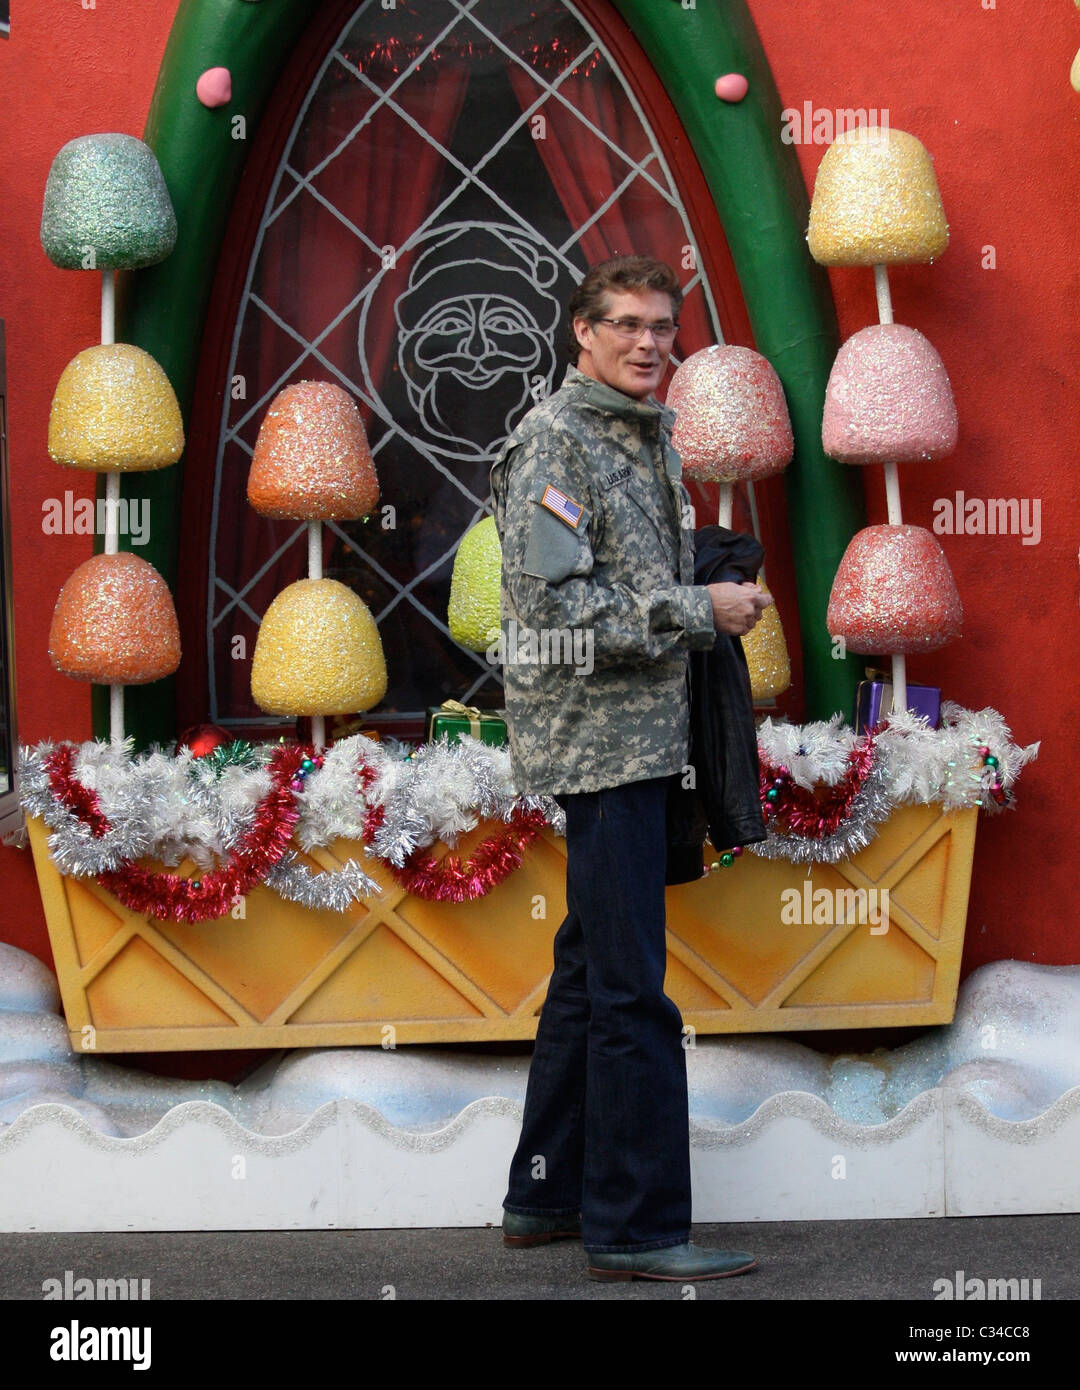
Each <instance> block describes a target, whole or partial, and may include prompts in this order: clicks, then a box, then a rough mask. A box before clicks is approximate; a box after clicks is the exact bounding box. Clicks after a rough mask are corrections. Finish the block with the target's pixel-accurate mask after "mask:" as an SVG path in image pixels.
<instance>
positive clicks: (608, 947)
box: [503, 777, 690, 1251]
mask: <svg viewBox="0 0 1080 1390" xmlns="http://www.w3.org/2000/svg"><path fill="white" fill-rule="evenodd" d="M669 780H670V779H669V778H668V777H654V778H650V779H648V780H647V781H643V782H630V783H627V784H626V785H625V786H621V787H611V788H608V789H606V790H604V791H599V792H578V793H574V794H572V795H559V796H558V797H556V800H557V801H558V803H559V805H560V806H561V807H562V808H563V810H564V811H565V812H566V850H567V864H566V905H567V914H566V918H565V920H564V921H563V924H562V926H561V927H560V928H559V930H558V933H557V934H556V937H555V969H554V972H553V974H552V976H551V983H550V985H549V986H548V994H547V999H546V1000H545V1002H544V1007H543V1011H542V1012H541V1015H540V1025H539V1028H538V1030H537V1034H536V1048H535V1051H534V1052H533V1059H532V1065H531V1067H530V1069H529V1084H528V1088H527V1091H526V1095H525V1115H524V1119H523V1121H522V1127H521V1139H520V1141H519V1143H518V1147H517V1151H516V1153H515V1154H514V1158H513V1160H512V1162H511V1165H510V1186H509V1191H508V1192H507V1194H506V1199H505V1201H504V1203H503V1205H504V1207H506V1209H507V1210H508V1211H515V1212H522V1213H524V1214H526V1215H542V1216H552V1215H565V1214H568V1213H576V1212H578V1211H580V1212H581V1233H582V1240H583V1243H584V1246H585V1249H586V1250H590V1251H593V1250H654V1249H658V1248H660V1247H661V1246H665V1245H680V1244H682V1243H683V1242H684V1241H687V1240H689V1238H690V1137H689V1119H688V1113H687V1110H688V1107H687V1092H686V1053H685V1051H684V1050H683V1039H682V1018H681V1016H680V1014H679V1011H678V1009H677V1008H676V1006H675V1005H674V1004H673V1003H672V1001H671V1000H670V999H669V998H668V997H667V995H666V994H665V993H664V972H665V967H666V945H665V936H664V871H665V863H666V836H665V829H666V804H667V787H668V782H669Z"/></svg>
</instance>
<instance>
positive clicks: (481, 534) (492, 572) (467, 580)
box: [447, 516, 502, 652]
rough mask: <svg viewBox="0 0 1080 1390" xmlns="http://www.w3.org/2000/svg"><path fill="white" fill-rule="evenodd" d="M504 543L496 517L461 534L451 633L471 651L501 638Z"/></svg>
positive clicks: (452, 584) (483, 648)
mask: <svg viewBox="0 0 1080 1390" xmlns="http://www.w3.org/2000/svg"><path fill="white" fill-rule="evenodd" d="M501 581H502V546H501V545H500V544H499V533H498V531H497V530H496V529H495V518H494V517H493V516H486V517H484V519H483V521H478V522H477V523H476V525H475V526H473V527H470V529H469V530H468V531H466V533H465V535H464V536H463V537H462V538H461V544H460V545H459V546H458V552H457V555H456V556H455V557H454V573H453V575H452V576H451V579H450V605H449V611H448V613H447V619H448V621H449V625H450V636H451V637H452V638H453V639H454V641H455V642H457V643H459V644H460V645H461V646H463V647H466V648H467V649H468V650H469V651H471V652H482V651H486V650H487V648H488V647H489V646H490V645H491V643H492V642H495V641H497V640H498V636H499V615H500V596H501Z"/></svg>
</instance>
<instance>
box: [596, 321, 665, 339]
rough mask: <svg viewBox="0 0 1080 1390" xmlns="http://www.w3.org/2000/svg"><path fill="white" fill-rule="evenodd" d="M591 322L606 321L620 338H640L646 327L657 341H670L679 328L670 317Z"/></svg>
mask: <svg viewBox="0 0 1080 1390" xmlns="http://www.w3.org/2000/svg"><path fill="white" fill-rule="evenodd" d="M593 323H607V324H610V325H611V327H612V328H614V330H615V332H616V333H617V334H618V335H619V337H620V338H634V339H637V338H640V337H641V335H642V334H643V333H644V332H645V331H646V329H647V330H648V331H649V332H650V333H651V334H652V335H653V341H654V342H657V343H670V342H671V340H672V339H673V338H674V337H675V334H676V333H677V332H678V330H679V325H678V324H677V323H675V322H674V321H673V320H671V319H657V320H656V322H655V323H646V322H645V320H644V319H601V318H596V319H593Z"/></svg>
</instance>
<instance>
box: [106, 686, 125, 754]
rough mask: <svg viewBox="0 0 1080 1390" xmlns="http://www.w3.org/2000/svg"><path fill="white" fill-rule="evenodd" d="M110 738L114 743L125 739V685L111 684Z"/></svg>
mask: <svg viewBox="0 0 1080 1390" xmlns="http://www.w3.org/2000/svg"><path fill="white" fill-rule="evenodd" d="M109 739H110V740H111V742H113V743H123V741H124V687H123V686H122V685H110V686H109Z"/></svg>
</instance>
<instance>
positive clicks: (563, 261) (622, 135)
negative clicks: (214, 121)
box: [207, 0, 720, 724]
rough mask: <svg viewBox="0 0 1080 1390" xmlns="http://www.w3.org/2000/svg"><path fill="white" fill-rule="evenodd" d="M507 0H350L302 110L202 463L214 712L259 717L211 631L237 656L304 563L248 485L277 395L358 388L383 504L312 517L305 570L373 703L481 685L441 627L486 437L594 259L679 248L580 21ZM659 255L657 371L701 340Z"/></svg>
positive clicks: (457, 692) (387, 707) (673, 256)
mask: <svg viewBox="0 0 1080 1390" xmlns="http://www.w3.org/2000/svg"><path fill="white" fill-rule="evenodd" d="M528 9H529V13H528V14H523V12H522V11H523V7H522V6H521V5H520V4H519V3H513V2H512V0H478V3H476V4H474V5H472V6H471V7H468V8H467V9H466V8H465V7H464V6H462V5H461V4H459V3H457V2H456V0H415V2H414V3H410V5H409V6H408V7H407V9H406V7H404V6H397V7H394V8H393V9H384V8H383V6H382V5H381V4H380V3H378V0H368V3H366V4H363V5H360V6H359V7H358V8H357V10H356V12H355V14H354V16H353V18H352V20H351V22H350V23H349V24H348V26H347V27H346V28H345V30H344V32H343V33H342V34H341V36H340V38H339V41H338V42H337V44H336V45H335V47H334V49H333V51H332V52H331V53H330V54H329V55H328V57H327V61H326V63H325V64H324V66H323V68H322V69H321V72H320V75H319V77H318V78H317V80H316V82H315V83H314V85H313V88H312V90H311V91H310V92H309V94H308V99H307V101H306V104H305V105H304V106H303V107H302V111H303V115H302V119H300V120H299V121H298V122H297V124H296V126H295V128H294V130H293V133H292V135H291V137H290V140H289V142H288V144H287V146H286V148H285V150H284V153H283V157H282V160H281V163H280V166H279V169H278V171H277V175H276V179H275V181H274V184H273V187H272V189H271V192H270V195H269V197H268V199H267V205H266V208H265V209H264V213H263V219H262V225H261V227H260V231H259V235H258V238H257V240H256V249H255V254H254V257H253V260H252V264H251V266H250V271H249V279H248V284H247V287H246V290H245V293H244V296H243V298H242V301H241V306H240V319H239V324H238V329H237V332H236V334H235V338H234V349H233V357H232V361H231V364H230V368H229V374H228V375H229V379H230V380H235V379H236V378H237V377H242V378H243V381H244V383H245V387H246V390H245V393H244V398H243V399H235V400H234V399H230V400H229V401H228V402H227V405H226V417H225V420H224V428H223V430H222V435H221V439H220V446H219V458H218V466H217V475H216V480H215V507H214V523H213V526H214V532H213V535H212V538H211V549H210V564H211V573H210V576H209V592H210V605H209V607H210V612H209V615H208V616H209V623H208V637H207V641H208V657H209V668H210V691H209V701H208V705H209V710H210V717H211V718H212V719H214V720H215V722H219V723H225V724H228V723H229V722H235V723H248V724H258V723H260V722H262V723H265V724H270V723H274V722H277V721H274V720H269V719H266V717H265V716H262V715H261V714H260V712H259V710H258V709H257V707H255V706H254V704H253V703H252V701H251V696H250V691H249V688H248V678H249V672H250V663H249V662H241V661H236V660H234V659H233V653H234V651H235V646H234V639H235V638H236V637H237V636H238V635H239V636H243V637H244V638H246V644H245V645H246V650H247V652H248V653H249V654H250V652H251V651H252V650H253V646H254V641H255V636H256V632H257V627H258V622H259V619H260V618H261V615H262V614H263V612H265V609H266V607H267V606H268V604H269V603H270V601H271V600H272V599H273V597H274V595H275V594H276V593H278V592H279V591H280V590H281V589H282V588H284V587H285V585H287V584H289V583H291V582H292V581H294V580H296V579H299V578H302V577H304V576H305V575H306V572H307V571H306V553H307V551H306V537H305V528H304V526H303V524H302V523H297V522H274V521H269V520H266V519H264V518H261V517H259V516H257V515H256V514H255V513H254V512H253V511H252V510H251V508H250V507H249V506H248V505H247V501H246V497H245V484H246V477H247V471H248V466H249V463H250V459H251V453H252V450H253V447H254V443H255V438H256V436H257V433H258V428H259V425H260V423H261V421H262V418H263V415H264V413H265V411H266V408H267V406H268V405H269V403H270V401H271V399H272V398H273V396H274V395H275V394H276V392H277V391H279V390H280V389H281V388H282V387H283V386H285V385H286V384H288V383H289V382H292V381H298V380H301V379H305V378H306V379H312V378H314V379H323V380H328V381H334V382H336V383H338V384H339V385H342V386H344V387H345V388H346V389H347V390H349V391H351V392H352V393H353V394H354V395H355V396H356V398H357V400H358V402H359V404H360V406H361V410H362V413H363V416H364V421H365V425H366V427H367V429H368V433H369V437H370V440H371V444H372V448H373V451H374V455H375V463H376V468H377V470H378V474H379V481H380V488H381V496H380V502H379V506H378V507H377V509H376V511H375V513H374V514H373V515H372V517H371V518H370V519H369V520H367V521H365V522H347V523H342V524H328V525H327V526H326V528H325V531H326V552H325V564H324V572H325V574H326V575H327V576H328V577H330V578H335V579H339V580H341V581H343V582H344V583H346V584H348V585H349V586H350V587H351V588H353V589H354V590H355V591H356V592H357V593H358V594H359V595H360V596H361V597H362V598H363V599H364V601H365V602H366V603H367V604H368V606H369V607H370V608H371V610H372V612H373V613H374V614H375V617H376V620H377V621H378V623H379V628H380V634H381V637H382V642H383V647H384V650H385V653H386V660H387V667H388V671H389V689H388V691H387V694H386V698H385V699H384V700H383V701H382V703H381V704H380V706H379V708H378V712H377V715H380V716H383V717H396V718H398V719H401V718H403V717H405V718H415V719H416V720H417V721H419V720H420V719H421V718H422V715H423V711H424V710H425V708H426V707H427V706H428V705H430V704H437V703H439V702H440V701H441V700H442V699H444V698H446V697H448V696H452V697H454V698H457V699H461V700H464V701H465V702H466V703H468V704H479V705H481V706H488V707H491V706H497V705H499V704H501V703H502V688H501V679H500V673H499V668H498V667H492V666H490V665H489V664H488V662H487V661H486V659H485V657H484V655H483V654H482V653H472V652H467V651H464V650H463V649H462V648H461V647H459V646H458V645H457V644H456V643H455V642H454V641H452V639H451V638H450V635H449V632H448V630H447V612H446V610H447V602H448V598H449V590H450V577H451V572H452V568H453V561H454V553H455V550H456V548H457V545H458V544H459V542H460V540H461V537H462V535H463V534H464V532H465V531H466V530H467V529H468V528H469V527H470V526H471V525H473V524H474V523H475V522H476V521H478V520H480V519H481V518H482V517H483V516H484V515H485V514H486V510H487V505H488V502H489V488H488V472H489V469H490V467H491V464H492V462H493V461H494V459H495V457H496V455H497V454H498V452H499V449H500V448H501V446H502V444H503V442H504V440H505V439H506V436H507V435H508V434H509V432H510V431H511V430H512V429H513V427H514V425H515V424H516V423H517V421H518V420H520V418H521V417H522V415H524V413H525V412H526V411H527V410H528V409H529V408H530V407H531V406H532V405H533V404H534V403H535V402H536V401H537V400H539V399H541V398H542V397H543V396H544V395H545V394H547V393H548V392H549V391H551V390H552V389H554V388H556V387H557V386H558V385H559V384H560V383H561V381H562V376H563V373H564V370H565V363H566V354H565V350H564V341H565V333H566V328H565V325H564V311H563V306H564V305H565V303H566V300H567V298H568V296H569V293H570V291H571V289H572V287H573V286H574V284H576V283H577V281H578V280H579V279H580V278H581V276H582V274H583V273H584V271H585V269H586V268H587V266H588V265H590V264H592V263H594V262H596V261H598V260H602V259H604V258H605V257H607V256H609V255H613V254H616V253H620V252H645V253H648V254H651V255H655V256H658V257H661V258H662V259H665V260H667V261H669V262H670V263H671V264H672V265H674V266H676V267H680V266H682V265H684V264H687V263H693V264H700V258H697V257H694V258H692V259H689V258H687V256H686V250H687V248H688V247H691V246H693V245H694V237H693V234H692V231H691V229H690V226H689V223H688V220H687V217H686V214H685V211H684V209H683V207H682V204H681V202H680V199H679V196H678V192H677V190H676V187H675V184H674V181H673V179H672V177H671V175H670V172H669V170H668V168H667V165H666V163H665V161H664V158H663V154H662V150H661V147H660V145H659V143H658V141H657V139H656V137H655V134H654V133H653V132H652V131H651V130H650V129H649V128H648V127H647V126H646V124H645V122H644V119H643V116H642V114H641V112H640V109H639V107H638V104H637V103H636V102H635V101H634V100H633V99H632V98H631V96H630V94H629V92H628V89H627V87H626V86H625V84H624V81H623V78H622V77H621V75H620V74H619V72H618V71H617V70H616V68H615V67H614V66H613V64H612V63H611V61H610V60H609V58H608V56H607V54H606V52H605V51H604V49H603V47H602V45H601V44H600V42H599V39H598V37H597V35H596V34H595V33H594V32H593V31H592V30H591V29H590V28H589V26H588V24H587V23H586V22H585V20H584V19H583V18H582V17H581V16H580V15H579V14H578V12H577V11H576V9H575V8H574V7H573V6H572V5H570V4H568V3H564V0H538V3H534V4H532V5H530V6H529V7H528ZM682 273H683V275H684V279H685V289H686V292H687V301H686V306H685V308H684V311H683V313H682V315H681V328H680V332H679V337H678V339H677V340H676V344H675V347H676V351H675V354H674V355H673V368H674V366H675V365H677V363H678V362H679V361H680V360H681V359H682V357H683V356H685V355H687V354H688V353H690V352H693V351H695V350H696V349H697V348H700V347H703V346H705V345H706V344H708V343H711V342H715V341H718V340H719V337H720V330H719V325H718V323H717V320H716V314H715V310H714V306H713V298H712V294H711V292H710V289H709V286H708V285H707V283H706V282H705V280H704V278H703V276H702V274H701V272H700V271H698V270H687V271H684V272H682ZM384 507H388V508H392V512H384V511H383V508H384ZM701 519H702V521H705V520H708V519H709V518H708V517H707V516H702V518H701ZM373 722H377V717H376V719H375V720H373Z"/></svg>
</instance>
